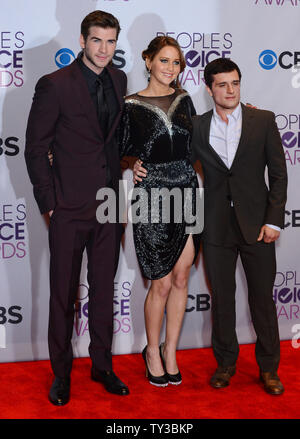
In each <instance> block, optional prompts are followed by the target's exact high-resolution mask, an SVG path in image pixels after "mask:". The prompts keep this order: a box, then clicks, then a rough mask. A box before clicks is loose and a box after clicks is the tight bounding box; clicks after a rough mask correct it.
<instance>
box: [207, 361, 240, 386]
mask: <svg viewBox="0 0 300 439" xmlns="http://www.w3.org/2000/svg"><path fill="white" fill-rule="evenodd" d="M235 371H236V367H235V366H228V367H222V366H219V367H218V368H217V370H216V371H215V373H214V374H213V376H212V377H211V379H210V385H211V386H212V387H214V388H215V389H223V387H227V386H229V383H230V378H231V377H232V376H233V375H234V374H235Z"/></svg>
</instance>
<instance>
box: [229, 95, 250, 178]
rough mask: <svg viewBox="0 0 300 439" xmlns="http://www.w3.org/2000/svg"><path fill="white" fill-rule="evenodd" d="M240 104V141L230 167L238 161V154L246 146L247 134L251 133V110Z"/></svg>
mask: <svg viewBox="0 0 300 439" xmlns="http://www.w3.org/2000/svg"><path fill="white" fill-rule="evenodd" d="M241 105H242V131H241V137H240V141H239V144H238V147H237V150H236V153H235V156H234V159H233V162H232V164H231V168H230V169H232V168H233V166H234V165H235V163H236V162H237V161H238V159H239V157H240V155H241V154H242V153H243V150H244V149H245V148H246V146H247V143H248V139H249V136H250V135H251V132H252V131H251V122H252V117H253V114H252V111H251V108H248V107H246V106H245V105H244V104H241Z"/></svg>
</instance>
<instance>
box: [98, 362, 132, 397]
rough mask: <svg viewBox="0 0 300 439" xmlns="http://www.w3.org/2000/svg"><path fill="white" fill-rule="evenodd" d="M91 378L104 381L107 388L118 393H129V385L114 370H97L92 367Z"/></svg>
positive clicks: (99, 381)
mask: <svg viewBox="0 0 300 439" xmlns="http://www.w3.org/2000/svg"><path fill="white" fill-rule="evenodd" d="M91 378H92V380H93V381H97V382H98V383H102V384H103V385H104V387H105V389H106V390H107V391H108V392H110V393H115V394H116V395H128V394H129V389H128V387H127V386H126V385H125V384H124V383H123V382H122V381H121V380H120V379H119V378H118V377H117V375H116V374H115V373H114V371H112V370H97V369H95V368H92V372H91Z"/></svg>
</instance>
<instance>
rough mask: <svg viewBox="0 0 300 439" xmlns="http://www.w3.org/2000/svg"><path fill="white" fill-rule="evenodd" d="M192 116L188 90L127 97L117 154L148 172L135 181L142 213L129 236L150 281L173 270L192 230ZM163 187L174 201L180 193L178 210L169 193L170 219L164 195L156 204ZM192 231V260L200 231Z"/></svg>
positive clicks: (195, 184) (134, 203)
mask: <svg viewBox="0 0 300 439" xmlns="http://www.w3.org/2000/svg"><path fill="white" fill-rule="evenodd" d="M194 114H195V110H194V106H193V103H192V100H191V98H190V96H189V94H188V93H187V92H185V91H184V90H181V89H176V90H175V92H174V93H173V94H172V95H168V96H161V97H146V96H141V95H139V94H133V95H131V96H128V97H127V98H126V99H125V109H124V115H123V119H122V124H121V130H120V132H121V135H120V155H121V157H122V156H134V157H138V158H140V159H141V160H142V161H143V167H144V168H146V169H147V171H148V172H147V177H146V178H144V179H143V181H142V182H139V183H137V184H136V185H135V189H137V188H138V194H139V195H138V197H137V198H136V201H132V206H131V207H132V208H133V207H136V206H138V208H137V211H136V212H137V214H138V215H141V217H140V218H141V220H140V221H138V222H137V221H133V235H134V243H135V249H136V253H137V258H138V261H139V264H140V267H141V270H142V273H143V275H144V276H145V277H146V278H148V279H159V278H161V277H163V276H166V275H167V274H168V273H169V272H170V271H171V270H172V269H173V267H174V265H175V264H176V262H177V260H178V259H179V257H180V255H181V253H182V250H183V249H184V246H185V244H186V242H187V239H188V237H189V233H190V231H189V230H191V229H187V227H188V226H189V225H191V224H192V221H191V218H192V217H191V216H189V214H188V213H187V212H189V213H190V214H191V215H193V214H195V203H196V196H197V188H198V180H197V176H196V173H195V171H194V169H193V167H192V165H191V163H190V155H191V148H190V141H191V134H192V121H191V117H192V115H194ZM163 188H164V189H163ZM161 189H163V191H165V190H166V192H165V194H166V193H168V191H172V190H174V191H172V192H171V193H173V194H174V195H175V194H176V195H175V196H177V198H176V200H177V201H178V200H179V199H180V195H181V199H182V203H181V207H180V208H179V209H178V206H179V204H178V203H177V201H176V203H177V204H175V201H173V200H174V199H173V198H172V196H171V197H170V200H171V203H169V204H168V203H167V204H168V205H169V206H171V208H170V216H169V217H164V215H163V213H162V210H163V208H164V207H163V206H166V205H164V204H163V202H162V198H160V201H159V204H158V205H157V193H158V192H157V191H158V190H161ZM178 191H179V192H180V193H178ZM167 200H168V197H166V198H165V201H166V202H167ZM157 206H158V209H157ZM191 209H192V211H191ZM165 212H166V211H165ZM191 212H192V213H191ZM187 231H188V233H187ZM192 233H193V234H192V236H193V242H194V247H195V258H196V256H197V254H198V251H199V246H200V234H199V233H197V234H195V233H194V232H192Z"/></svg>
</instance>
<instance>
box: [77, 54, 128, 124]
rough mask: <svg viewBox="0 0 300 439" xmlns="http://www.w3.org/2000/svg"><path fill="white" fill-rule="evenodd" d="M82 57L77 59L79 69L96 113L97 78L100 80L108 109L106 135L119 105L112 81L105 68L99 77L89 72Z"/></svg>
mask: <svg viewBox="0 0 300 439" xmlns="http://www.w3.org/2000/svg"><path fill="white" fill-rule="evenodd" d="M81 58H82V55H81V56H79V57H78V58H77V60H78V64H79V67H80V69H81V71H82V73H83V76H84V78H85V80H86V83H87V86H88V89H89V92H90V96H91V98H92V101H93V102H94V105H95V108H96V111H97V112H98V101H97V82H96V81H97V78H98V77H99V78H100V79H101V80H102V83H103V88H104V93H105V99H106V103H107V106H108V109H109V124H108V127H107V133H108V131H109V128H110V127H111V125H112V123H113V121H114V119H115V118H116V116H117V114H118V111H119V104H118V101H117V97H116V93H115V90H114V87H113V84H112V80H111V78H110V75H109V73H108V72H107V70H106V68H104V69H103V70H102V72H101V73H100V75H97V74H96V73H95V72H93V70H91V69H90V68H89V67H88V66H87V65H85V64H84V62H83V61H82V59H81Z"/></svg>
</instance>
